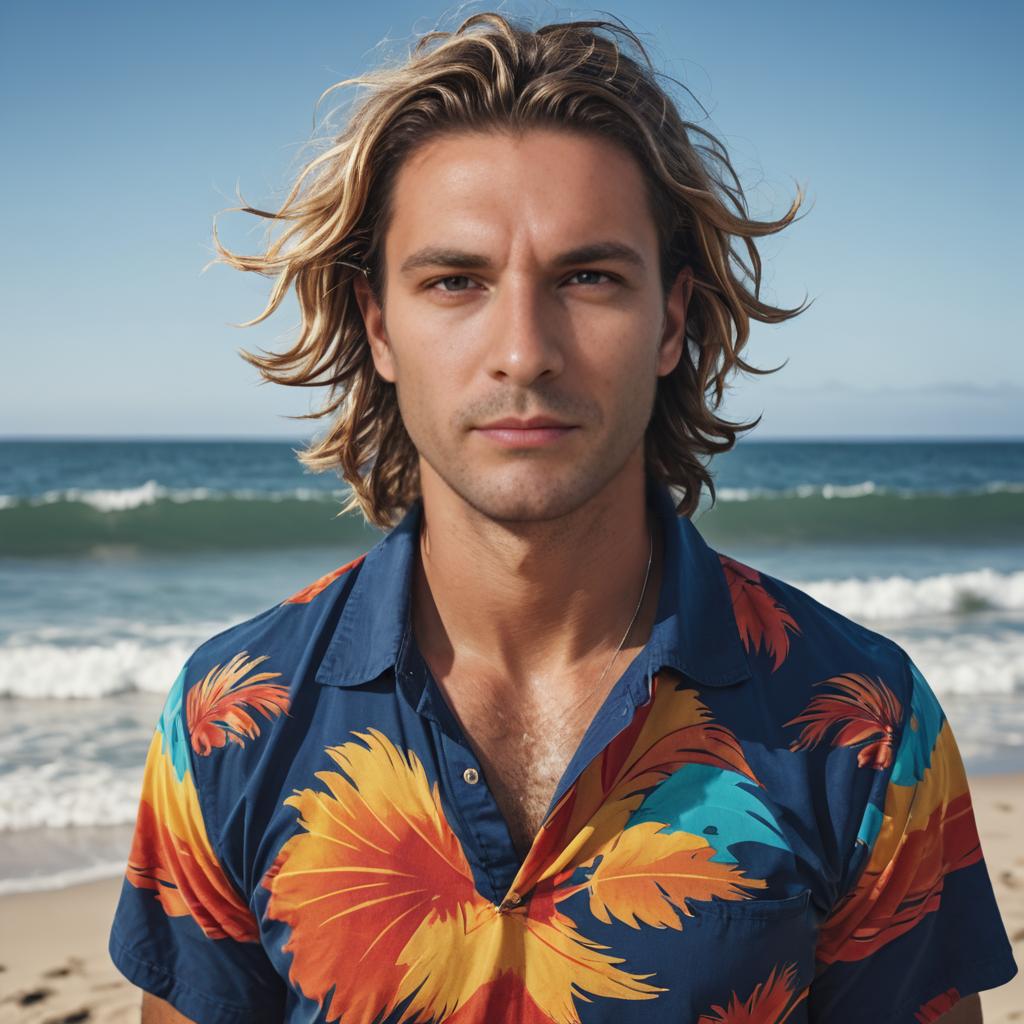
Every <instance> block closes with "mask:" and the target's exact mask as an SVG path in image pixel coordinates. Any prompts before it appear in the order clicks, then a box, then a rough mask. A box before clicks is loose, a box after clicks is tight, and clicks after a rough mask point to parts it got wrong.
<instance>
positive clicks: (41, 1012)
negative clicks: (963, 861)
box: [0, 774, 1024, 1024]
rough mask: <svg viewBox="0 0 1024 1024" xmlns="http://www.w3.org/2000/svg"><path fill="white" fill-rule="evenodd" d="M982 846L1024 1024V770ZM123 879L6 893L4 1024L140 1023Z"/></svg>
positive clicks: (975, 785) (1, 942)
mask: <svg viewBox="0 0 1024 1024" xmlns="http://www.w3.org/2000/svg"><path fill="white" fill-rule="evenodd" d="M971 793H972V796H973V799H974V809H975V814H976V816H977V820H978V829H979V832H980V833H981V842H982V848H983V850H984V852H985V859H986V862H987V864H988V869H989V874H990V875H991V877H992V884H993V887H994V889H995V892H996V896H997V898H998V899H999V905H1000V909H1001V911H1002V915H1003V921H1004V923H1005V925H1006V930H1007V932H1008V933H1009V935H1010V939H1011V942H1012V943H1013V950H1014V956H1015V958H1016V960H1017V963H1018V965H1019V966H1020V967H1021V973H1018V975H1017V977H1015V978H1014V979H1013V981H1011V982H1010V983H1009V984H1007V985H1004V986H1002V988H998V989H994V990H991V991H988V992H983V993H982V997H981V999H982V1007H983V1009H984V1016H985V1022H986V1024H1009V1022H1011V1021H1013V1022H1022V1024H1024V813H1022V812H1024V774H1018V775H988V776H972V777H971ZM120 888H121V882H120V879H110V880H104V881H100V882H90V883H88V884H85V885H78V886H74V887H72V888H68V889H60V890H56V891H52V892H42V893H27V894H23V895H13V896H3V897H0V922H2V926H0V967H2V970H0V1021H4V1022H7V1021H10V1022H11V1024H14V1022H18V1024H22V1022H24V1024H28V1022H32V1024H74V1022H79V1021H89V1022H90V1024H93V1022H103V1024H106V1022H115V1021H116V1022H120V1021H138V1020H139V1004H140V1001H141V994H140V992H139V990H138V989H136V988H134V987H133V986H132V985H130V984H129V983H128V982H127V981H125V980H124V979H123V978H122V977H121V976H120V974H118V973H117V971H116V970H115V968H114V966H113V965H112V964H111V963H110V961H109V959H108V958H107V953H106V942H107V931H108V928H109V926H110V919H111V917H112V915H113V912H114V907H115V904H116V902H117V896H118V893H119V892H120Z"/></svg>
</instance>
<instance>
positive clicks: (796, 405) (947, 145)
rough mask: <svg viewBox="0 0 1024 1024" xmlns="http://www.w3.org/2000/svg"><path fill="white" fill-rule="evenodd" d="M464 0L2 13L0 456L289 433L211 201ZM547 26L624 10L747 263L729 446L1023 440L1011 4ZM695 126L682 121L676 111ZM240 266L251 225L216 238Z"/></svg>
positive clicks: (881, 6) (260, 174)
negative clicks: (801, 200)
mask: <svg viewBox="0 0 1024 1024" xmlns="http://www.w3.org/2000/svg"><path fill="white" fill-rule="evenodd" d="M491 6H492V5H488V4H486V3H474V4H468V5H464V6H462V7H455V6H449V7H445V6H441V5H440V4H439V5H437V6H436V7H433V6H430V5H428V4H424V3H423V2H419V3H416V4H411V3H404V2H403V3H390V2H383V3H376V4H365V5H364V4H359V5H357V4H350V3H337V2H336V3H328V2H324V0H304V2H303V3H300V4H288V3H277V4H270V3H260V2H245V3H242V2H219V3H216V4H209V3H198V2H191V0H189V2H177V3H174V4H156V3H113V2H102V0H97V2H92V3H71V2H55V3H34V4H30V3H27V2H24V0H23V2H22V3H20V4H5V5H3V7H2V9H0V85H2V88H3V93H2V94H3V96H4V97H5V100H4V103H3V107H2V109H0V119H2V121H0V127H2V131H3V138H4V147H3V148H4V159H3V161H0V184H2V186H3V194H4V224H5V232H4V234H5V242H6V244H5V245H4V246H3V252H2V255H0V270H2V277H0V280H2V287H3V289H4V296H3V299H4V317H3V342H2V346H3V348H2V350H3V365H4V372H3V374H2V375H0V376H2V383H0V435H3V436H8V437H10V436H43V435H50V436H52V435H56V436H80V435H85V436H126V437H128V436H151V435H160V436H167V435H180V436H242V437H245V436H252V437H275V436H277V437H297V436H300V435H302V434H305V433H310V432H312V431H313V430H318V429H321V427H322V425H323V423H324V421H322V420H318V421H307V422H302V421H297V420H290V419H287V418H286V417H287V416H288V415H289V414H291V415H295V414H300V413H305V412H308V411H311V410H312V409H313V408H314V407H315V406H316V405H317V404H318V402H319V400H320V393H319V392H310V391H309V390H307V389H302V391H301V393H299V394H293V393H291V389H284V388H280V387H277V386H275V385H269V384H261V383H260V380H259V377H258V374H257V373H256V371H255V369H254V368H252V367H250V366H249V365H248V364H247V363H246V362H244V361H243V360H242V359H241V358H240V357H239V356H238V354H237V349H238V348H239V347H242V346H244V347H246V348H248V349H250V350H255V349H256V347H257V346H258V347H262V348H266V349H271V348H277V347H280V346H281V344H282V343H283V342H284V340H285V339H287V338H288V337H290V336H291V332H292V331H293V329H294V326H295V323H296V312H295V308H294V305H287V306H284V307H282V309H281V310H280V311H279V312H278V314H276V315H275V316H274V317H272V318H271V319H270V321H269V322H267V323H264V324H262V325H259V326H257V327H253V328H246V329H244V330H243V329H239V328H234V327H231V326H230V324H231V323H232V322H238V321H242V320H246V319H248V318H250V317H252V316H254V315H256V313H258V312H259V311H260V310H261V309H262V307H263V304H264V301H265V298H266V296H267V294H268V292H269V282H268V281H266V280H264V279H261V278H259V277H256V276H254V275H243V274H240V273H238V272H236V271H234V270H231V269H230V268H228V267H224V266H214V267H212V268H211V269H209V270H207V271H206V272H205V273H204V272H203V271H202V268H203V266H204V264H205V263H207V261H208V260H209V258H210V257H211V255H212V245H211V242H210V233H211V225H212V222H213V218H214V215H215V214H216V213H218V211H221V210H224V209H225V208H227V207H229V206H233V205H235V195H234V191H235V188H236V186H237V187H239V188H240V190H241V193H242V195H243V196H244V198H245V199H246V200H248V201H250V202H253V203H255V204H257V205H261V206H266V205H268V204H272V203H274V202H275V201H279V200H280V199H281V198H282V197H283V195H284V193H285V191H286V187H287V185H288V183H289V181H290V180H291V178H292V176H293V175H294V173H295V172H296V170H297V169H298V167H299V166H300V160H301V157H302V153H301V150H302V145H303V143H304V142H305V141H306V140H307V139H308V138H309V136H310V134H311V131H312V128H313V117H314V105H315V102H316V99H317V97H318V96H319V95H320V93H321V92H322V91H323V90H324V89H325V88H326V87H327V86H329V85H331V84H332V83H334V82H336V81H338V80H340V79H342V78H345V77H348V76H350V75H353V74H357V73H359V72H360V71H362V70H364V69H367V68H369V67H372V66H373V65H374V64H376V63H377V62H378V60H379V59H380V58H381V56H382V55H385V56H389V57H393V56H395V55H396V54H400V53H403V52H405V49H406V48H407V46H408V45H409V43H410V41H411V40H412V39H413V38H414V36H415V35H418V34H421V33H423V32H426V31H429V30H430V29H432V28H433V27H434V26H435V24H436V23H437V22H438V20H439V19H440V20H441V27H444V28H449V27H454V24H455V23H457V14H458V13H465V14H468V13H471V12H473V11H478V10H486V9H489V8H490V7H491ZM498 9H501V10H503V11H505V12H506V13H509V14H513V15H519V16H526V17H529V18H532V19H533V20H534V22H535V23H538V24H543V23H546V22H549V21H555V20H567V19H570V18H587V17H598V16H600V14H601V12H602V11H607V12H611V13H614V14H616V15H618V16H619V17H621V18H622V19H623V20H624V21H625V22H626V23H627V24H628V25H629V26H630V27H631V28H632V29H633V30H634V31H636V32H638V33H639V34H640V35H641V37H642V38H643V39H644V41H645V42H647V43H649V44H651V50H652V55H653V57H654V60H655V63H656V64H657V65H658V67H659V68H660V69H661V70H663V71H665V72H667V73H668V74H670V75H672V76H673V77H675V78H676V79H678V80H680V81H681V82H683V83H684V84H685V85H686V86H688V87H689V88H690V89H691V90H692V91H693V92H694V93H695V94H696V96H697V97H698V98H699V99H700V101H701V102H702V103H703V104H704V106H705V107H706V108H707V110H708V111H709V114H710V119H709V121H707V122H705V124H706V126H707V127H708V128H710V129H711V130H713V131H714V132H715V133H716V134H718V135H719V136H720V137H721V138H722V139H723V141H724V142H725V144H726V146H727V147H728V149H729V151H730V153H731V156H732V159H733V162H734V165H735V166H736V168H737V170H738V171H739V173H740V176H741V180H742V182H743V184H744V186H745V187H746V188H747V190H748V198H749V200H750V204H751V207H752V211H753V212H754V213H756V214H758V215H760V216H777V215H779V214H781V213H783V212H784V211H785V209H786V207H787V205H788V201H789V199H790V197H791V196H792V194H793V191H794V182H795V181H799V182H801V183H802V184H804V185H805V186H806V189H807V192H808V200H809V204H808V205H809V206H812V207H813V208H811V209H810V212H809V213H808V214H807V216H806V217H805V219H804V220H802V221H801V222H799V223H798V224H796V225H794V226H792V227H790V228H789V229H787V230H786V231H785V232H783V233H782V234H781V235H780V236H776V237H775V238H772V239H769V240H766V241H765V242H764V243H763V244H762V253H763V255H764V258H765V262H766V280H765V290H764V295H765V297H766V298H768V299H769V300H771V301H774V302H777V303H780V304H783V305H796V304H798V303H799V302H800V301H802V300H803V298H804V296H805V295H810V296H812V297H814V298H815V302H814V304H813V305H812V306H811V308H810V309H809V310H808V311H807V312H805V313H804V314H803V315H802V316H800V317H798V318H797V319H795V320H793V321H790V322H789V323H786V324H782V325H778V326H767V325H760V324H755V325H754V328H753V331H752V335H751V340H750V344H749V347H748V349H747V357H748V358H749V359H751V360H752V361H753V362H754V363H755V364H757V365H760V366H774V365H778V364H780V363H782V362H783V361H784V360H788V363H787V365H786V366H785V367H784V368H783V369H782V370H781V371H780V372H778V373H776V374H774V375H771V376H768V377H753V376H751V377H744V376H741V377H738V378H736V379H735V381H734V386H733V390H732V392H731V394H730V396H729V401H728V405H727V407H726V409H725V411H726V413H727V414H728V415H730V416H732V417H734V418H739V417H744V418H746V417H751V416H756V415H757V414H758V413H761V412H763V413H764V417H763V420H762V424H761V426H760V427H758V428H757V430H756V431H754V432H753V434H752V435H751V436H754V437H761V438H766V439H767V438H772V437H794V436H799V437H837V436H846V437H861V436H872V437H877V436H900V437H906V436H943V437H950V436H954V437H955V436H1021V435H1024V411H1022V410H1024V344H1022V342H1024V338H1022V330H1021V321H1022V316H1021V311H1020V295H1021V286H1020V277H1021V272H1022V269H1024V268H1022V260H1021V257H1020V252H1019V248H1018V247H1019V244H1020V243H1019V238H1020V237H1021V229H1022V226H1024V225H1022V216H1021V211H1020V203H1019V200H1018V195H1017V193H1018V188H1017V182H1018V180H1019V175H1020V168H1021V166H1022V158H1024V141H1022V133H1021V131H1020V119H1019V111H1020V107H1021V102H1022V99H1024V89H1022V79H1024V76H1022V73H1021V71H1020V61H1019V52H1016V51H1017V50H1018V49H1019V40H1020V39H1021V37H1022V29H1024V15H1022V13H1021V11H1022V8H1021V6H1020V5H1018V4H1011V3H1009V2H991V0H989V2H985V0H983V2H981V3H976V4H973V5H967V4H964V3H961V2H956V3H951V2H930V3H923V2H902V3H899V4H890V3H883V2H879V0H871V2H867V3H864V2H861V3H856V4H853V3H850V4H821V3H813V2H810V0H808V2H800V3H796V2H778V3H765V2H763V0H760V2H754V0H732V2H730V3H708V2H707V0H705V2H703V3H699V4H698V3H693V2H689V0H682V2H681V0H671V2H644V0H630V2H629V3H628V4H627V3H607V6H605V7H603V8H587V7H558V6H555V5H553V4H544V3H538V2H530V3H526V2H512V3H505V4H503V5H501V6H500V7H499V8H498ZM686 113H687V114H688V115H689V116H695V115H699V112H698V111H696V109H695V108H691V109H690V110H688V111H686ZM220 230H221V233H222V236H223V237H224V238H225V240H226V241H227V242H228V243H229V244H231V245H233V246H235V247H241V248H243V249H245V248H248V249H254V248H255V247H256V246H257V245H258V243H259V240H260V238H261V237H262V235H261V232H262V230H263V227H262V225H254V223H253V221H252V218H248V217H246V216H245V215H243V214H225V215H224V216H223V217H222V218H221V219H220Z"/></svg>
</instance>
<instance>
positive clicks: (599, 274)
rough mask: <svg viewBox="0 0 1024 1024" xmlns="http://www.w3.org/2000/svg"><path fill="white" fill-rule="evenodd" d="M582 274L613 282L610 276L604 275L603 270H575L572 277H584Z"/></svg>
mask: <svg viewBox="0 0 1024 1024" xmlns="http://www.w3.org/2000/svg"><path fill="white" fill-rule="evenodd" d="M584 274H596V275H597V276H598V277H603V278H604V279H605V280H606V281H614V280H615V278H613V277H612V276H611V274H606V273H605V272H604V271H603V270H577V271H576V273H575V274H573V275H572V276H573V277H580V276H581V275H584ZM570 280H571V279H570ZM592 283H600V282H592Z"/></svg>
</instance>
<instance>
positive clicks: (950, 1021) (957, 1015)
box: [158, 992, 984, 1024]
mask: <svg viewBox="0 0 1024 1024" xmlns="http://www.w3.org/2000/svg"><path fill="white" fill-rule="evenodd" d="M158 1024H159V1022H158ZM937 1024H984V1022H983V1021H982V1019H981V996H979V995H978V994H977V992H975V994H974V995H973V996H967V997H966V998H964V999H961V1000H960V1002H959V1003H957V1004H956V1006H954V1007H953V1009H952V1010H950V1011H949V1013H944V1014H943V1015H942V1016H941V1017H940V1018H939V1019H938V1021H937Z"/></svg>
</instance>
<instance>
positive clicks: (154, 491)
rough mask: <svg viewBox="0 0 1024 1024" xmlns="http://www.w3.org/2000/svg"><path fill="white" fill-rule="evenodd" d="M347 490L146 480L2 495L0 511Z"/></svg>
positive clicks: (336, 494) (306, 496)
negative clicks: (221, 486) (186, 484)
mask: <svg viewBox="0 0 1024 1024" xmlns="http://www.w3.org/2000/svg"><path fill="white" fill-rule="evenodd" d="M347 494H348V492H347V491H346V490H345V489H334V490H323V489H321V488H315V487H292V488H289V489H288V490H285V491H270V490H265V491H261V490H254V489H251V488H243V489H236V490H231V491H221V490H217V489H215V488H212V487H166V486H164V485H163V484H160V483H157V481H156V480H147V481H146V482H145V483H144V484H139V486H137V487H120V488H107V487H103V488H93V489H89V488H82V487H67V488H63V489H61V490H51V491H44V492H43V493H42V494H37V495H33V496H32V497H30V498H26V497H17V496H14V495H10V494H3V495H0V508H12V507H13V506H15V505H18V504H22V503H24V504H26V505H28V506H29V507H36V506H39V505H55V504H58V503H59V502H79V503H81V504H83V505H89V506H90V507H91V508H94V509H96V511H97V512H125V511H129V510H131V509H135V508H142V507H143V506H146V505H153V504H155V503H156V502H158V501H171V502H174V503H175V504H180V505H184V504H188V503H189V502H194V501H223V500H224V499H227V498H231V499H234V500H236V501H274V502H280V501H326V500H329V499H336V498H344V497H346V496H347Z"/></svg>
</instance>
